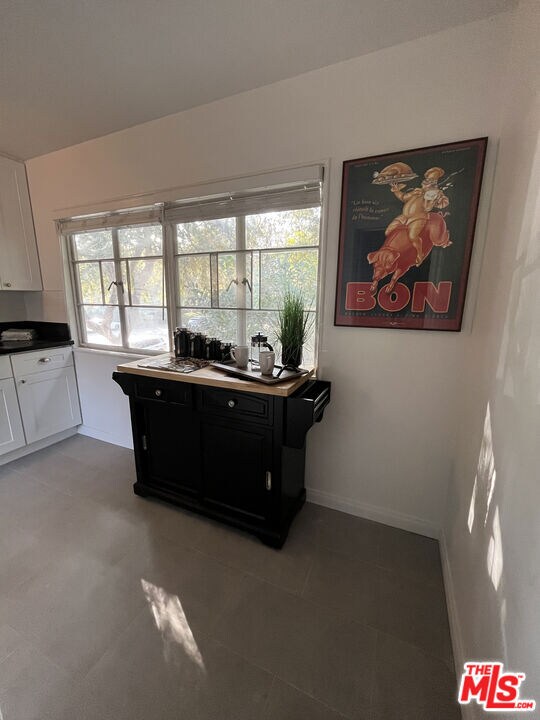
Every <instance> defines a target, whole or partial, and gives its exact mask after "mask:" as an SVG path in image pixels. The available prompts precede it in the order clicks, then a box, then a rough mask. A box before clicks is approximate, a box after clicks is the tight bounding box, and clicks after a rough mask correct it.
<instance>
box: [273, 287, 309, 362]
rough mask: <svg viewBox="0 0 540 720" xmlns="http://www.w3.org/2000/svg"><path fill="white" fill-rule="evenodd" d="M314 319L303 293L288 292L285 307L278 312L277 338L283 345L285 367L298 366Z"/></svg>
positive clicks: (284, 301)
mask: <svg viewBox="0 0 540 720" xmlns="http://www.w3.org/2000/svg"><path fill="white" fill-rule="evenodd" d="M312 321H313V318H312V317H311V313H308V312H307V311H306V309H305V301H304V296H303V295H302V293H299V292H296V291H294V290H287V291H286V292H285V295H284V296H283V305H282V308H281V310H279V312H278V322H277V327H276V336H277V339H278V342H279V343H280V345H281V352H282V362H283V364H284V365H294V366H295V367H296V366H298V365H299V364H300V362H301V357H302V346H303V345H304V343H305V342H306V340H307V338H308V335H309V331H310V329H311V325H312Z"/></svg>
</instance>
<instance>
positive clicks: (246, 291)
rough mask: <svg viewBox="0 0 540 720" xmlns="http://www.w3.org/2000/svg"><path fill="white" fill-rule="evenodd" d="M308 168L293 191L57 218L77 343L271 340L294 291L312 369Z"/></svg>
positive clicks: (313, 231) (284, 188)
mask: <svg viewBox="0 0 540 720" xmlns="http://www.w3.org/2000/svg"><path fill="white" fill-rule="evenodd" d="M312 170H313V171H314V172H315V171H316V173H317V176H316V178H315V177H312V178H309V180H305V181H301V182H299V181H296V182H295V183H294V184H280V185H276V186H270V187H266V188H264V189H261V190H254V191H249V192H237V193H230V194H229V193H228V194H227V195H220V196H213V197H207V198H198V199H196V200H194V199H188V200H183V201H179V202H176V203H169V204H162V205H154V206H152V207H151V208H141V209H137V210H126V211H122V212H117V213H112V214H105V213H103V214H100V215H95V216H87V217H84V218H72V219H70V220H64V221H60V222H59V228H60V231H61V233H62V234H63V235H64V236H65V237H66V238H67V246H68V249H69V260H70V265H71V269H72V286H73V296H74V301H75V305H76V309H77V320H78V325H79V335H80V340H81V344H82V345H85V346H88V347H99V348H109V349H119V350H126V351H127V350H134V351H137V352H142V353H158V352H166V351H168V350H170V349H171V339H172V334H173V331H174V328H175V327H176V326H185V327H188V328H189V329H190V330H192V331H194V332H203V333H204V334H206V335H208V336H210V337H218V338H220V339H221V340H223V341H227V342H234V343H237V344H245V343H248V342H249V339H250V337H251V336H252V335H256V334H257V333H258V332H262V333H263V334H265V335H267V336H268V338H269V341H270V342H271V343H274V341H275V327H276V321H277V314H278V311H279V308H280V306H281V299H282V298H283V295H284V293H285V291H286V290H287V289H293V290H297V291H299V292H301V293H302V295H303V297H304V299H305V302H306V304H307V306H308V308H309V312H310V313H311V314H312V317H313V322H312V323H310V325H311V334H310V337H309V339H308V342H307V343H306V346H305V347H304V364H311V363H313V361H314V356H315V335H316V321H315V320H316V315H317V286H318V273H319V234H320V210H321V207H320V206H321V201H320V188H321V184H320V179H319V175H320V168H319V167H317V168H316V169H315V170H314V169H313V168H312ZM276 349H277V350H279V348H276Z"/></svg>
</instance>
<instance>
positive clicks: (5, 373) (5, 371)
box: [0, 355, 13, 380]
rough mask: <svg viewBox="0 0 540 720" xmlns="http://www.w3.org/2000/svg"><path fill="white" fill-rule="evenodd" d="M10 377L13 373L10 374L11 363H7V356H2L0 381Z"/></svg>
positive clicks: (0, 359)
mask: <svg viewBox="0 0 540 720" xmlns="http://www.w3.org/2000/svg"><path fill="white" fill-rule="evenodd" d="M10 377H13V373H12V372H11V363H10V362H9V356H8V355H2V356H0V380H3V379H4V378H10Z"/></svg>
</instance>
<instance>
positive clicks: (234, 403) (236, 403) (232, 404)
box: [227, 400, 238, 408]
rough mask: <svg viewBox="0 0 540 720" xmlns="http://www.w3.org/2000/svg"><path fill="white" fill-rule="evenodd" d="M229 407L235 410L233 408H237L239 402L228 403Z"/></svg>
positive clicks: (231, 401) (230, 401)
mask: <svg viewBox="0 0 540 720" xmlns="http://www.w3.org/2000/svg"><path fill="white" fill-rule="evenodd" d="M227 405H228V406H229V407H230V408H233V407H236V406H237V405H238V402H237V401H236V400H229V401H228V402H227Z"/></svg>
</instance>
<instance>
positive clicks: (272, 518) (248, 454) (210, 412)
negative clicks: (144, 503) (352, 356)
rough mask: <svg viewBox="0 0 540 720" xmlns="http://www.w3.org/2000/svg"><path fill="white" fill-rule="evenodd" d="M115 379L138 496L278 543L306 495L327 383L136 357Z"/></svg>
mask: <svg viewBox="0 0 540 720" xmlns="http://www.w3.org/2000/svg"><path fill="white" fill-rule="evenodd" d="M113 379H114V380H115V381H116V382H117V383H118V384H119V385H120V387H121V388H122V390H123V391H124V393H125V394H126V395H128V396H129V401H130V408H131V423H132V430H133V443H134V449H135V462H136V469H137V481H136V483H135V485H134V490H135V492H136V493H137V494H138V495H142V496H155V497H158V498H161V499H162V500H167V501H169V502H172V503H175V504H177V505H181V506H182V507H185V508H188V509H190V510H193V511H195V512H198V513H202V514H204V515H207V516H208V517H211V518H214V519H217V520H221V521H223V522H226V523H229V524H230V525H234V526H236V527H239V528H242V529H243V530H247V531H249V532H252V533H254V534H255V535H257V536H259V537H260V538H261V539H262V540H263V541H264V542H265V543H267V544H268V545H272V546H273V547H278V548H279V547H281V546H282V545H283V543H284V542H285V539H286V537H287V533H288V531H289V527H290V525H291V522H292V520H293V518H294V516H295V515H296V513H297V512H298V510H299V509H300V508H301V506H302V505H303V503H304V501H305V497H306V492H305V488H304V468H305V455H306V435H307V433H308V430H309V429H310V428H311V427H312V425H313V424H314V423H315V422H319V421H320V420H321V419H322V417H323V414H324V410H325V408H326V407H327V405H328V404H329V402H330V383H329V382H326V381H323V380H313V379H311V378H307V377H303V378H299V379H297V380H293V381H289V382H288V383H286V384H284V385H279V386H277V385H276V386H261V385H257V384H256V383H255V382H245V381H242V380H237V379H232V378H230V377H228V376H225V375H222V374H221V373H219V371H217V370H215V369H212V368H204V369H202V370H200V371H198V372H195V373H192V374H190V375H182V374H175V373H166V372H164V371H153V370H151V369H148V368H144V369H143V368H140V367H138V366H137V363H127V364H125V365H121V366H119V368H118V371H117V372H114V373H113ZM254 390H255V392H254Z"/></svg>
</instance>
